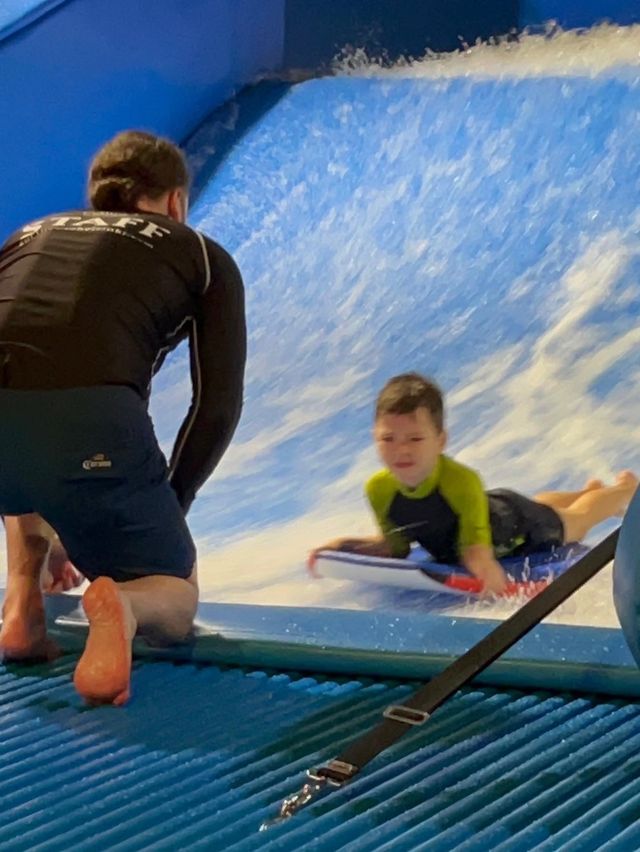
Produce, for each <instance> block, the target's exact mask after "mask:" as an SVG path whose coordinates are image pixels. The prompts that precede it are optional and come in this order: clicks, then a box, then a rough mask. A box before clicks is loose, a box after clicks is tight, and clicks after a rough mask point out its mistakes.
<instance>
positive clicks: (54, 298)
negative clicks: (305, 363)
mask: <svg viewBox="0 0 640 852" xmlns="http://www.w3.org/2000/svg"><path fill="white" fill-rule="evenodd" d="M187 337H188V338H189V347H190V362H191V380H192V386H193V397H192V402H191V406H190V409H189V412H188V413H187V416H186V418H185V420H184V422H183V423H182V425H181V427H180V430H179V432H178V436H177V438H176V442H175V445H174V448H173V453H172V456H171V463H170V481H171V484H172V486H173V488H174V489H175V491H176V493H177V495H178V499H179V501H180V504H181V506H182V507H183V509H184V510H185V512H186V511H187V510H188V508H189V506H190V505H191V502H192V501H193V499H194V497H195V495H196V492H197V490H198V488H199V487H200V486H201V485H202V484H203V483H204V482H205V481H206V479H207V478H208V477H209V475H210V474H211V472H212V471H213V469H214V468H215V466H216V465H217V463H218V462H219V460H220V459H221V457H222V455H223V453H224V451H225V450H226V448H227V446H228V444H229V441H230V440H231V437H232V435H233V433H234V431H235V428H236V425H237V423H238V419H239V417H240V411H241V408H242V389H243V378H244V368H245V361H246V324H245V311H244V288H243V284H242V278H241V276H240V273H239V271H238V268H237V266H236V265H235V263H234V261H233V260H232V258H231V257H230V255H229V254H228V253H227V252H226V251H225V250H224V249H223V248H221V247H220V246H219V245H217V244H216V243H215V242H213V241H212V240H210V239H208V238H207V237H205V236H203V235H202V234H200V233H199V232H197V231H194V230H193V229H192V228H189V227H188V226H187V225H182V224H179V223H178V222H175V221H174V220H173V219H171V218H169V217H168V216H164V215H161V214H155V213H146V212H144V213H142V212H141V213H138V212H136V213H106V212H94V211H86V212H84V211H81V212H71V213H64V214H57V215H52V216H48V217H46V218H45V219H41V220H39V221H37V222H31V223H30V224H29V225H26V226H25V227H24V228H22V229H21V230H20V231H18V232H16V233H15V234H13V235H12V236H11V237H10V238H9V239H8V240H7V242H6V243H5V244H4V245H3V246H2V248H0V369H1V373H0V385H1V386H3V387H8V388H15V389H22V390H28V389H31V390H37V389H40V390H52V389H62V388H79V387H95V386H97V385H125V386H129V387H131V388H133V389H134V390H135V391H136V392H137V393H138V394H139V395H140V396H141V397H142V398H143V399H145V400H146V399H148V396H149V391H150V386H151V379H152V377H153V375H154V373H155V372H156V371H157V370H158V369H159V367H160V365H161V364H162V361H163V359H164V356H165V355H166V354H167V352H169V351H170V350H171V349H173V348H174V347H175V346H177V344H178V343H179V342H180V341H181V340H183V339H185V338H187Z"/></svg>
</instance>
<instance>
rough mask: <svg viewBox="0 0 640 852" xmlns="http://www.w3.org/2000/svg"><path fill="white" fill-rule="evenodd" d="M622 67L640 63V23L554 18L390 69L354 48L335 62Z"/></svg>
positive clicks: (424, 72)
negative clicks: (582, 26) (585, 23)
mask: <svg viewBox="0 0 640 852" xmlns="http://www.w3.org/2000/svg"><path fill="white" fill-rule="evenodd" d="M624 66H631V67H633V66H635V67H638V66H640V25H637V24H636V25H634V26H628V27H620V26H615V25H612V24H601V25H599V26H597V27H592V28H591V29H588V30H569V31H563V30H562V29H561V28H560V27H558V26H557V25H555V24H554V23H553V22H550V23H548V24H547V25H546V26H545V29H544V31H543V32H537V33H535V32H529V33H526V34H524V35H521V36H519V37H517V38H516V37H515V36H510V37H504V38H502V39H500V40H499V41H498V42H496V43H493V44H487V43H478V44H474V45H464V48H463V49H461V50H460V51H459V52H456V53H448V54H436V53H433V52H430V51H428V52H427V53H426V54H425V55H424V56H423V57H421V58H418V59H403V60H400V61H398V62H396V63H394V64H393V66H391V67H389V66H388V64H382V63H380V62H379V61H376V60H372V59H370V58H369V57H368V56H367V54H366V53H365V52H364V51H363V50H353V51H350V52H349V53H348V54H346V55H344V56H343V57H342V58H340V59H339V60H337V61H336V63H335V65H334V70H335V72H336V73H337V74H349V75H354V76H364V77H377V76H388V77H396V78H397V77H405V78H408V77H426V78H429V79H432V80H433V79H447V78H451V77H474V78H475V79H489V78H494V79H495V78H500V77H512V78H524V77H540V76H554V77H570V76H575V75H579V76H586V77H595V76H597V75H599V74H603V73H606V72H609V71H611V70H615V71H620V69H621V68H622V67H624Z"/></svg>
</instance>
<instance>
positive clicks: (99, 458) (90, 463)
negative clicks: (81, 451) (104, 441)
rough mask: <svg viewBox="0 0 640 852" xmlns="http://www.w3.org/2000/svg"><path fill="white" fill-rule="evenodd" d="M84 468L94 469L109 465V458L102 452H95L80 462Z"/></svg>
mask: <svg viewBox="0 0 640 852" xmlns="http://www.w3.org/2000/svg"><path fill="white" fill-rule="evenodd" d="M82 467H83V468H84V470H96V469H99V468H105V467H111V459H108V458H107V457H106V456H105V454H104V453H96V454H95V456H91V458H90V459H85V460H84V461H83V462H82Z"/></svg>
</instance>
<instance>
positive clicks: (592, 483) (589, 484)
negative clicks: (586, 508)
mask: <svg viewBox="0 0 640 852" xmlns="http://www.w3.org/2000/svg"><path fill="white" fill-rule="evenodd" d="M598 488H604V482H603V481H602V480H601V479H587V481H586V482H585V484H584V487H583V489H582V490H583V491H597V490H598Z"/></svg>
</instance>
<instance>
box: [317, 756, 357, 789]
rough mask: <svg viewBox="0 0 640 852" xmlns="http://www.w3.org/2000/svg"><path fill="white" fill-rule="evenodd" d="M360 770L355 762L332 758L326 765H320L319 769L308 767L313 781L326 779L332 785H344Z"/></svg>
mask: <svg viewBox="0 0 640 852" xmlns="http://www.w3.org/2000/svg"><path fill="white" fill-rule="evenodd" d="M357 771H358V767H357V766H354V765H353V763H345V761H344V760H335V759H334V760H330V761H329V763H327V764H326V766H320V767H318V769H308V770H307V775H308V776H309V778H311V779H312V780H313V781H320V780H322V781H326V782H327V783H328V784H331V786H332V787H342V785H343V784H344V783H346V782H347V781H349V780H350V779H351V778H353V776H354V775H355V774H356V772H357Z"/></svg>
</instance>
